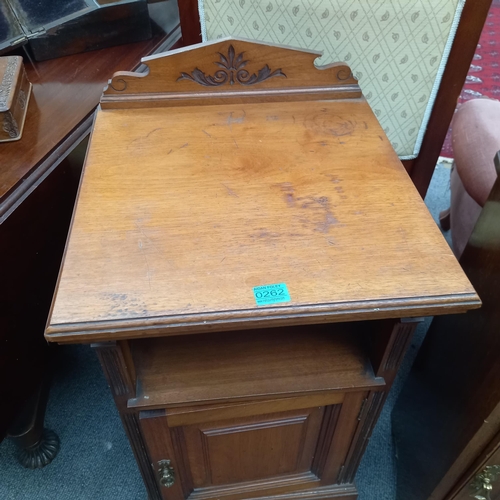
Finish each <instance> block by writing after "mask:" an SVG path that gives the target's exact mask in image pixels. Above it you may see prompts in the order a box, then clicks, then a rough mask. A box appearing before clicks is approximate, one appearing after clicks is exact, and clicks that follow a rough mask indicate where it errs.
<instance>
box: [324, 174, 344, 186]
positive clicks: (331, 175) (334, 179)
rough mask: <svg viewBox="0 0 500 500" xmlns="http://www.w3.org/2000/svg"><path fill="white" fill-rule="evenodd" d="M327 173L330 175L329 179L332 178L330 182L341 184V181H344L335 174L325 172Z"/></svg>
mask: <svg viewBox="0 0 500 500" xmlns="http://www.w3.org/2000/svg"><path fill="white" fill-rule="evenodd" d="M325 175H326V176H327V177H328V179H330V182H332V183H333V184H339V183H340V182H342V179H341V178H340V177H338V176H337V175H333V174H325Z"/></svg>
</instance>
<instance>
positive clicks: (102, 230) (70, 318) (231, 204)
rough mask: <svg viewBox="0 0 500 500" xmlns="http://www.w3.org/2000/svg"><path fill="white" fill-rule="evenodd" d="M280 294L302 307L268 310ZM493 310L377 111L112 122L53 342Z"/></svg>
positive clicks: (213, 114) (83, 205) (102, 117)
mask: <svg viewBox="0 0 500 500" xmlns="http://www.w3.org/2000/svg"><path fill="white" fill-rule="evenodd" d="M273 283H286V284H287V286H288V290H289V292H290V295H291V302H288V303H283V304H278V305H276V306H270V307H257V306H256V303H255V299H254V296H253V292H252V288H253V287H256V286H260V285H265V284H273ZM479 305H480V301H479V299H478V297H477V295H476V294H475V292H474V290H473V288H472V286H471V285H470V283H469V281H468V280H467V278H466V277H465V275H464V273H463V271H462V270H461V268H460V266H459V265H458V263H457V261H456V259H455V257H454V256H453V253H452V251H451V250H450V248H449V246H448V244H447V243H446V242H445V240H444V239H443V237H442V235H441V234H440V232H439V230H438V228H437V227H436V224H435V223H434V221H433V220H432V218H431V216H430V214H429V213H428V211H427V209H426V207H425V205H424V203H423V201H422V200H421V198H420V196H419V195H418V192H417V191H416V189H415V188H414V186H413V184H412V182H411V180H410V179H409V177H408V175H407V173H406V171H405V170H404V168H403V167H402V165H401V163H400V162H399V160H398V158H397V156H396V154H395V153H394V151H393V149H392V147H391V145H390V143H389V141H388V140H387V138H386V136H385V134H384V132H383V131H382V129H381V127H380V125H379V124H378V122H377V119H376V118H375V116H374V115H373V113H372V111H371V110H370V108H369V106H368V104H367V103H366V101H365V100H364V99H362V98H361V99H345V100H338V101H329V102H284V103H280V102H276V103H268V104H265V105H262V104H241V105H217V106H215V105H214V106H192V107H179V108H156V109H132V110H101V111H100V112H98V114H97V119H96V122H95V127H94V132H93V137H92V140H91V146H90V150H89V153H88V157H87V161H86V166H85V171H84V178H83V182H82V185H81V191H80V195H79V200H78V206H77V209H76V213H75V216H74V222H73V227H72V231H71V236H70V240H69V244H68V247H67V254H66V258H65V263H64V267H63V270H62V274H61V276H60V282H59V285H58V291H57V298H56V300H55V303H54V306H53V311H52V314H51V318H50V322H49V326H48V329H47V334H46V336H47V339H49V340H54V341H58V342H64V341H92V340H94V339H100V338H102V339H108V340H109V339H110V337H111V338H116V339H118V338H127V337H128V338H133V337H138V336H148V335H165V334H169V333H168V332H167V330H169V332H171V334H175V333H188V332H197V331H206V330H210V329H214V328H216V329H219V330H220V329H226V330H227V329H232V330H234V329H241V328H251V327H252V326H254V325H256V324H257V323H258V324H259V326H260V327H263V326H267V325H269V326H276V325H279V324H284V325H285V324H303V323H307V322H316V323H321V322H327V321H328V322H331V321H342V320H346V319H376V318H383V317H398V316H401V317H404V316H415V315H432V314H441V313H445V312H463V311H465V310H467V309H470V308H474V307H478V306H479ZM106 332H111V334H109V333H108V334H106Z"/></svg>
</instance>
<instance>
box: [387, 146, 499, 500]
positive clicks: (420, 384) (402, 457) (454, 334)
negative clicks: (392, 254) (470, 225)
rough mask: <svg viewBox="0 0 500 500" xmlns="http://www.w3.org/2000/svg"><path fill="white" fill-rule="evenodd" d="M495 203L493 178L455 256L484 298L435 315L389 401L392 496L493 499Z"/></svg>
mask: <svg viewBox="0 0 500 500" xmlns="http://www.w3.org/2000/svg"><path fill="white" fill-rule="evenodd" d="M496 167H497V172H498V173H499V175H500V157H499V156H498V155H497V159H496ZM499 206H500V178H497V181H496V183H495V185H494V186H493V189H492V191H491V193H490V196H489V198H488V201H487V202H486V204H485V205H484V208H483V210H482V212H481V215H480V218H479V220H478V221H477V224H476V226H475V228H474V231H473V233H472V235H471V237H470V239H469V242H468V244H467V246H466V248H465V250H464V252H463V254H462V256H461V258H460V263H461V264H462V266H463V268H464V270H465V272H466V274H467V276H468V277H469V279H470V280H471V282H472V284H473V285H474V287H475V288H476V290H477V292H478V294H479V295H480V297H481V299H482V301H483V306H482V307H481V309H478V310H476V311H472V312H470V313H469V314H467V315H466V316H442V317H439V318H435V319H434V321H433V323H432V325H431V327H430V329H429V332H428V333H427V336H426V339H425V341H424V344H423V345H422V349H421V351H420V352H419V354H418V357H417V359H416V361H415V365H414V367H413V368H412V371H411V373H410V376H409V378H408V381H407V382H406V385H405V386H404V388H403V391H402V393H401V395H400V397H399V399H398V401H397V403H396V406H395V408H394V412H393V430H394V436H395V439H396V444H397V454H398V500H431V499H432V500H468V499H470V498H476V499H478V500H481V499H483V498H485V499H486V500H498V499H500V335H499V331H500V309H499V307H498V304H499V301H500V287H499V286H498V285H499V275H500V238H499V235H500V233H499V227H500V225H499V221H500V219H499V212H498V207H499Z"/></svg>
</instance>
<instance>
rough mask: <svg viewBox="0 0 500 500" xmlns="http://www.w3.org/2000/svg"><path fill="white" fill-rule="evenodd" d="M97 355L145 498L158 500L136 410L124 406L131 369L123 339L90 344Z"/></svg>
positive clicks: (132, 390) (130, 385)
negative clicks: (127, 440)
mask: <svg viewBox="0 0 500 500" xmlns="http://www.w3.org/2000/svg"><path fill="white" fill-rule="evenodd" d="M93 347H94V348H95V349H96V352H97V356H98V357H99V361H100V362H101V366H102V369H103V372H104V375H105V376H106V379H107V381H108V384H109V387H110V389H111V393H112V394H113V398H114V400H115V404H116V407H117V408H118V411H119V412H120V418H121V420H122V424H123V427H124V429H125V432H126V434H127V437H128V439H129V441H130V445H131V446H132V451H133V452H134V455H135V459H136V461H137V465H138V467H139V470H140V472H141V475H142V479H143V481H144V485H145V486H146V490H147V492H148V497H149V500H161V494H160V490H159V488H158V485H157V483H156V480H155V477H154V475H153V471H152V470H151V467H150V462H149V457H148V454H147V451H146V445H145V443H144V439H143V435H142V433H141V430H140V427H139V422H138V414H137V412H134V411H131V410H128V409H127V400H128V398H130V397H132V396H134V395H135V379H134V372H133V370H132V369H131V365H130V358H129V352H128V345H127V343H126V342H121V343H119V342H108V343H106V344H94V345H93Z"/></svg>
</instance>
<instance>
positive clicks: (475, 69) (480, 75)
mask: <svg viewBox="0 0 500 500" xmlns="http://www.w3.org/2000/svg"><path fill="white" fill-rule="evenodd" d="M480 97H489V98H491V99H500V0H493V5H492V6H491V9H490V12H489V14H488V19H487V21H486V24H485V26H484V28H483V32H482V34H481V38H480V40H479V44H478V46H477V49H476V54H475V56H474V60H473V61H472V64H471V67H470V70H469V74H468V76H467V81H466V82H465V85H464V88H463V89H462V93H461V95H460V99H459V101H458V106H460V104H462V103H464V102H465V101H470V100H471V99H477V98H480ZM441 156H447V157H449V158H453V150H452V147H451V134H450V131H448V135H447V136H446V140H445V143H444V145H443V149H442V150H441Z"/></svg>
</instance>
